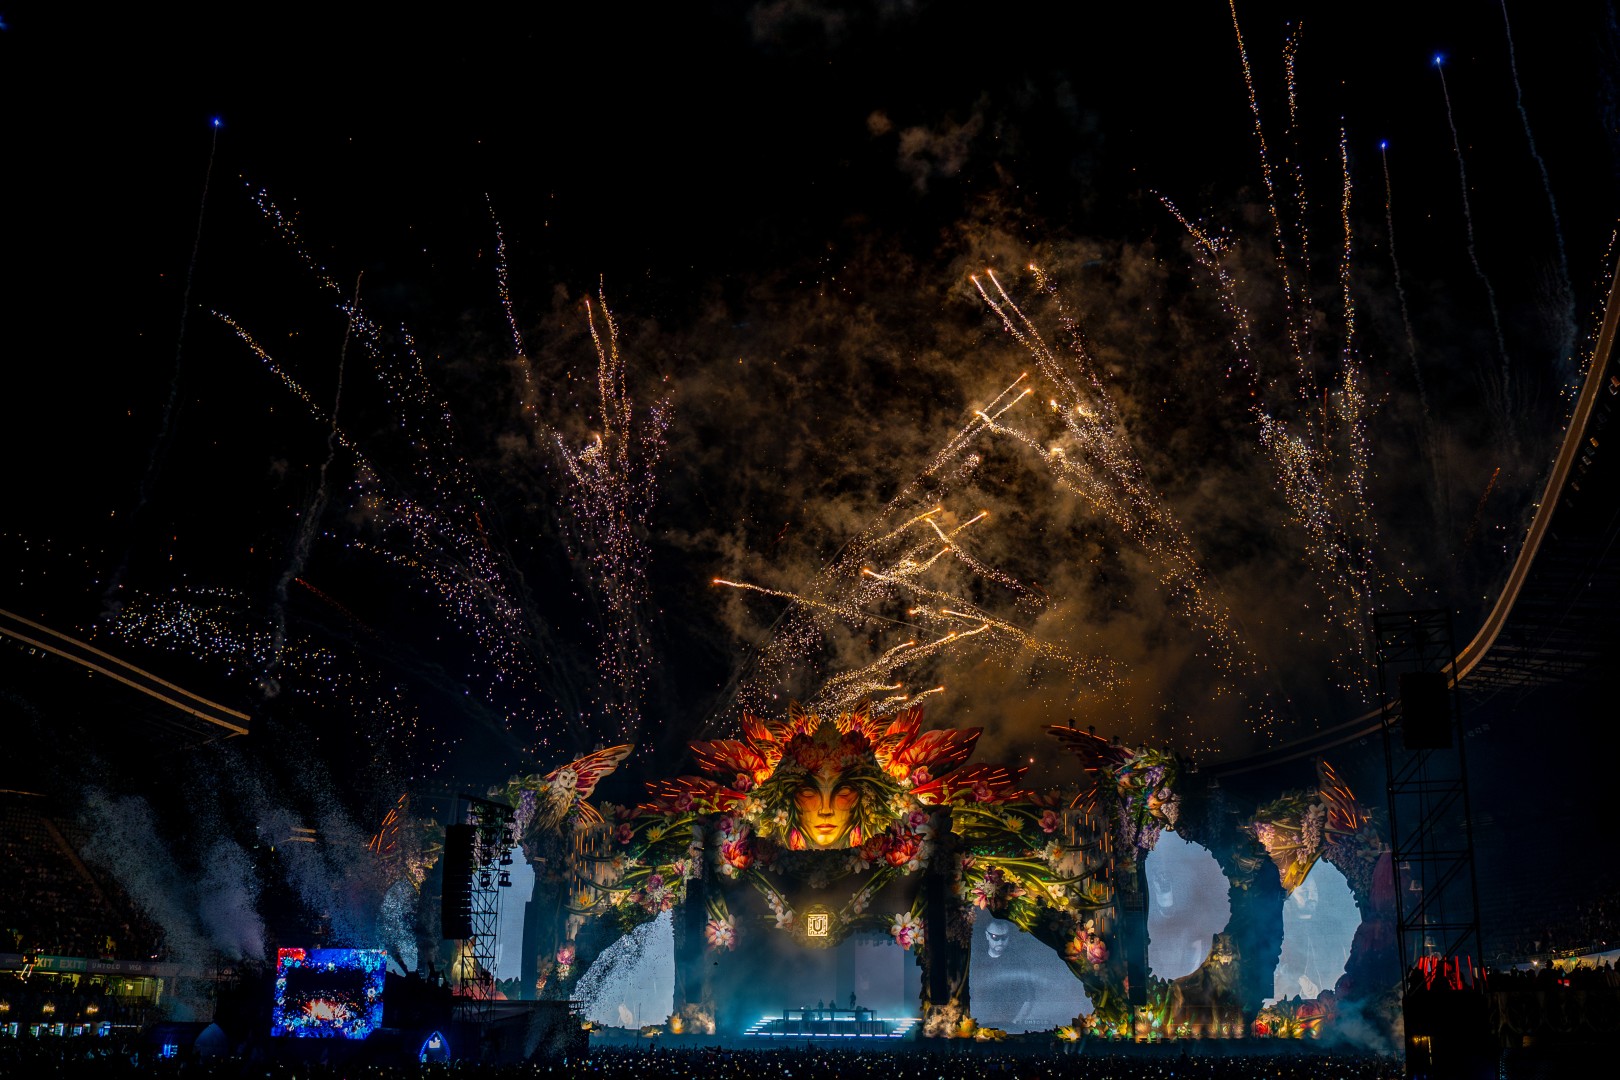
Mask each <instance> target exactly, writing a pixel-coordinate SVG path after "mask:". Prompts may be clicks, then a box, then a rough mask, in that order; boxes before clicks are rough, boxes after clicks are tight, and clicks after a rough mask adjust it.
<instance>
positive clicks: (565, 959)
mask: <svg viewBox="0 0 1620 1080" xmlns="http://www.w3.org/2000/svg"><path fill="white" fill-rule="evenodd" d="M573 962H574V945H573V943H572V942H569V943H568V944H567V945H564V946H563V947H562V948H560V949H558V950H557V963H559V964H562V965H564V966H567V965H570V964H572V963H573Z"/></svg>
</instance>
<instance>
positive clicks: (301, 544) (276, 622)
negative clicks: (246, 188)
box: [259, 275, 364, 697]
mask: <svg viewBox="0 0 1620 1080" xmlns="http://www.w3.org/2000/svg"><path fill="white" fill-rule="evenodd" d="M363 277H364V275H361V277H360V278H356V279H355V282H354V301H353V302H352V303H351V304H350V309H351V310H353V311H358V310H359V309H360V281H361V278H363ZM353 333H354V319H353V317H351V318H350V319H349V324H348V326H346V327H345V328H344V330H343V345H342V347H341V348H339V349H338V368H337V391H336V392H335V393H334V394H333V397H332V425H331V428H330V429H329V430H328V431H327V435H326V460H325V461H322V462H321V469H320V473H319V476H318V478H317V480H316V482H315V494H314V495H313V496H312V497H311V498H310V500H309V505H308V506H307V507H305V508H304V515H303V518H302V519H301V520H300V521H299V523H298V535H297V538H296V540H295V541H294V543H293V551H292V557H291V558H290V559H289V560H288V561H287V566H286V568H285V569H284V570H282V572H281V577H280V578H279V579H278V580H277V581H276V592H275V603H273V604H272V605H271V606H270V616H271V622H272V627H273V629H272V631H271V643H270V663H269V665H268V666H267V667H266V668H265V670H264V675H263V677H262V678H261V679H260V680H259V685H260V687H261V689H262V690H263V692H264V695H265V697H275V696H277V695H278V694H280V692H281V684H280V681H279V679H278V678H277V676H278V675H279V674H280V671H281V655H282V652H283V650H284V648H285V646H286V641H287V592H288V589H289V588H290V587H291V585H292V582H293V579H294V578H296V577H297V576H298V575H300V574H302V573H303V572H304V563H306V562H307V561H308V560H309V552H310V548H312V547H313V546H314V545H315V531H316V530H317V529H319V528H320V527H321V516H322V515H323V514H324V513H325V512H326V502H327V492H326V475H327V473H328V472H330V471H331V468H332V462H333V461H335V460H336V459H337V452H338V413H339V412H340V411H341V409H342V406H343V371H344V368H345V367H346V365H347V363H348V359H349V338H350V336H352V335H353Z"/></svg>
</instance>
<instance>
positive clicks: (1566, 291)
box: [1502, 0, 1577, 377]
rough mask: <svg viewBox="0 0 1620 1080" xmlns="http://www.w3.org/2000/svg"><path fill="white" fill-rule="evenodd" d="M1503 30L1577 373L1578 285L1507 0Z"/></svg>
mask: <svg viewBox="0 0 1620 1080" xmlns="http://www.w3.org/2000/svg"><path fill="white" fill-rule="evenodd" d="M1502 32H1503V34H1504V35H1505V36H1506V37H1507V50H1508V70H1509V71H1510V72H1512V74H1513V101H1514V104H1515V105H1517V106H1518V109H1519V120H1520V122H1521V123H1522V124H1523V125H1524V141H1525V142H1526V143H1527V144H1529V147H1530V156H1531V157H1532V158H1535V161H1536V168H1537V170H1539V171H1540V173H1541V190H1542V191H1544V192H1546V194H1547V210H1548V212H1549V213H1550V214H1551V215H1552V227H1553V240H1554V241H1555V242H1556V243H1557V244H1558V289H1559V294H1558V295H1559V299H1560V300H1561V301H1563V310H1562V312H1561V314H1562V315H1563V327H1562V332H1563V340H1561V341H1560V342H1559V343H1558V362H1559V364H1560V365H1562V366H1563V367H1565V369H1566V370H1565V372H1564V374H1565V375H1566V377H1567V376H1570V375H1572V374H1574V371H1573V368H1572V367H1571V366H1570V365H1571V363H1572V360H1573V356H1572V351H1573V349H1574V346H1575V336H1576V333H1577V330H1576V327H1575V286H1574V285H1573V283H1571V281H1570V278H1569V254H1568V252H1567V251H1566V250H1565V248H1564V225H1563V222H1562V220H1561V219H1560V218H1559V216H1558V200H1557V199H1555V198H1554V197H1553V189H1552V177H1551V176H1549V175H1548V174H1547V162H1546V161H1545V160H1544V159H1543V158H1542V156H1541V150H1540V149H1539V148H1537V146H1536V136H1535V132H1534V131H1532V130H1531V128H1530V113H1529V110H1527V109H1526V108H1525V107H1524V87H1523V86H1521V85H1520V84H1519V58H1518V54H1517V53H1516V52H1515V50H1514V47H1513V24H1512V23H1511V22H1509V21H1508V9H1507V0H1502Z"/></svg>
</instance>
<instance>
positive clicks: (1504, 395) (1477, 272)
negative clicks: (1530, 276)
mask: <svg viewBox="0 0 1620 1080" xmlns="http://www.w3.org/2000/svg"><path fill="white" fill-rule="evenodd" d="M1434 69H1435V70H1436V71H1437V72H1439V73H1440V94H1441V96H1442V97H1443V98H1444V99H1445V102H1446V123H1447V124H1448V125H1449V126H1450V127H1451V145H1452V148H1453V149H1454V150H1455V151H1456V153H1457V177H1458V179H1459V180H1460V181H1461V186H1462V209H1463V224H1464V225H1465V226H1466V227H1467V230H1468V233H1467V235H1468V262H1469V264H1470V265H1471V266H1472V267H1473V268H1474V276H1475V277H1477V278H1479V283H1480V284H1481V285H1483V286H1484V287H1485V302H1486V305H1487V306H1488V307H1489V309H1490V312H1491V326H1492V328H1493V329H1495V331H1496V347H1497V350H1498V351H1499V352H1500V353H1501V355H1502V373H1501V374H1502V385H1501V388H1500V391H1499V392H1500V394H1501V400H1500V401H1499V402H1498V403H1497V407H1498V409H1499V411H1500V412H1501V415H1502V425H1503V430H1504V431H1505V432H1506V434H1507V437H1508V440H1509V441H1510V442H1511V441H1513V440H1514V439H1515V438H1516V435H1515V431H1516V429H1517V425H1516V424H1515V423H1514V420H1513V393H1512V389H1513V387H1512V377H1513V372H1512V364H1511V362H1510V361H1509V359H1508V348H1507V336H1506V334H1504V333H1503V331H1502V313H1501V311H1500V310H1499V309H1498V308H1497V305H1496V288H1495V286H1493V285H1492V284H1491V279H1490V278H1489V277H1488V276H1487V275H1486V273H1485V270H1484V268H1483V267H1481V266H1480V265H1479V253H1478V251H1477V249H1476V248H1475V245H1474V211H1473V207H1472V205H1471V204H1470V202H1469V199H1468V162H1467V161H1466V160H1465V159H1464V158H1463V148H1462V138H1461V137H1460V136H1459V135H1458V134H1457V121H1456V118H1455V117H1454V116H1453V115H1452V112H1451V90H1450V89H1449V88H1448V87H1447V86H1446V65H1445V57H1443V56H1436V57H1435V58H1434Z"/></svg>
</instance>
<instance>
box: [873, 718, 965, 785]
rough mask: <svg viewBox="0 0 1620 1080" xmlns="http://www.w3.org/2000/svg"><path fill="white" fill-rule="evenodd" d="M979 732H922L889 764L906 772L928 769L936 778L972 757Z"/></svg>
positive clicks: (892, 756)
mask: <svg viewBox="0 0 1620 1080" xmlns="http://www.w3.org/2000/svg"><path fill="white" fill-rule="evenodd" d="M982 730H983V729H982V728H944V729H941V730H939V731H925V732H923V733H922V734H920V735H916V736H913V737H912V738H911V739H908V740H907V741H906V742H905V743H903V744H902V745H901V746H900V748H899V749H898V750H896V751H895V752H894V753H892V754H891V755H890V757H889V760H890V762H891V764H893V765H903V766H905V767H906V769H907V771H910V770H912V769H915V768H917V767H918V766H919V765H926V766H928V771H929V772H930V773H933V774H934V775H935V776H939V775H940V774H941V773H943V772H946V771H947V770H949V769H954V768H956V766H958V765H960V764H962V762H964V761H966V760H967V759H968V758H970V757H972V756H973V744H974V743H976V742H978V741H979V735H980V733H981V732H982Z"/></svg>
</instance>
